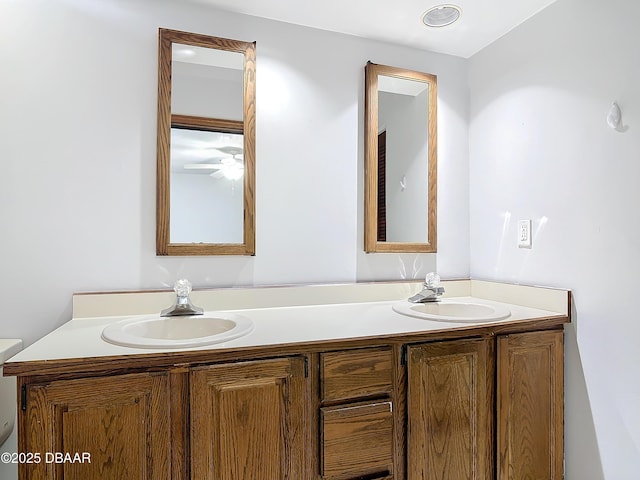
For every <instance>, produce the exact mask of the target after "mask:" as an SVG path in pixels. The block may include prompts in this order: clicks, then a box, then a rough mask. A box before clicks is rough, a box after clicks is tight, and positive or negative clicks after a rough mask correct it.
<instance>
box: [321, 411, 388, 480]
mask: <svg viewBox="0 0 640 480" xmlns="http://www.w3.org/2000/svg"><path fill="white" fill-rule="evenodd" d="M392 416H393V415H392V408H391V402H390V401H388V402H378V403H368V404H366V405H348V406H340V407H326V408H322V409H321V422H322V433H321V445H322V478H325V479H331V480H340V479H349V478H356V477H360V476H365V475H366V476H368V477H371V478H377V477H374V475H375V474H380V477H386V474H390V473H392V466H393V447H392V445H393V419H392Z"/></svg>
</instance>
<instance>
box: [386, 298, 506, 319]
mask: <svg viewBox="0 0 640 480" xmlns="http://www.w3.org/2000/svg"><path fill="white" fill-rule="evenodd" d="M392 308H393V310H394V311H395V312H397V313H401V314H402V315H408V316H410V317H416V318H423V319H425V320H436V321H442V322H461V323H473V322H490V321H495V320H502V319H504V318H507V317H508V316H509V315H511V312H510V311H509V309H508V308H505V307H501V306H499V305H487V304H484V303H473V302H463V301H455V300H441V301H439V302H430V303H411V302H401V303H396V304H394V305H393V306H392Z"/></svg>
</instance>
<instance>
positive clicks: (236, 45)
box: [156, 28, 256, 255]
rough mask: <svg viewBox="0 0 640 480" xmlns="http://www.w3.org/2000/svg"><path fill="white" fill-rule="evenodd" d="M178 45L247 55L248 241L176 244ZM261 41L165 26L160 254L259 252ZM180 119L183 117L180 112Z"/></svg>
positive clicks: (160, 126) (161, 57) (245, 231)
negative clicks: (174, 85) (174, 60)
mask: <svg viewBox="0 0 640 480" xmlns="http://www.w3.org/2000/svg"><path fill="white" fill-rule="evenodd" d="M173 43H180V44H184V45H192V46H196V47H204V48H213V49H217V50H226V51H229V52H238V53H242V54H243V55H244V73H243V78H244V80H243V96H244V99H243V121H242V123H243V132H242V133H243V141H244V152H243V155H244V176H243V178H244V186H243V194H244V197H243V202H244V219H243V243H171V241H170V238H171V237H170V232H169V225H170V206H171V204H170V191H171V186H170V169H171V140H170V139H171V127H172V120H173V119H172V115H171V57H172V51H171V47H172V44H173ZM255 52H256V44H255V42H254V43H249V42H241V41H238V40H230V39H226V38H219V37H211V36H209V35H200V34H196V33H188V32H181V31H177V30H168V29H164V28H161V29H159V48H158V138H157V142H158V143H157V149H158V150H157V176H156V255H255V130H256V129H255V122H256V115H255V112H256V62H255V59H256V53H255ZM176 117H177V116H176Z"/></svg>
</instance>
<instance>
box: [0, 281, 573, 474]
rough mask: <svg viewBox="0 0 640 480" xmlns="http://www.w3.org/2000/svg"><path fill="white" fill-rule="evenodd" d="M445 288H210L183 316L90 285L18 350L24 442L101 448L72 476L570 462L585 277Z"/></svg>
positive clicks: (34, 447) (521, 467)
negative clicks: (92, 290) (69, 310)
mask: <svg viewBox="0 0 640 480" xmlns="http://www.w3.org/2000/svg"><path fill="white" fill-rule="evenodd" d="M444 287H445V294H444V295H442V298H441V299H440V301H438V302H431V303H424V304H418V303H411V302H409V301H408V300H407V299H409V298H414V297H415V296H416V295H419V294H421V293H423V292H424V290H422V291H421V289H422V282H388V283H371V284H349V285H315V286H293V287H292V286H288V287H264V288H247V289H233V288H227V289H216V290H207V291H194V292H191V300H192V301H193V304H194V305H196V306H198V307H202V309H203V311H202V313H201V314H199V315H192V314H191V308H189V309H186V308H185V309H181V308H178V307H179V306H180V305H181V303H180V301H178V302H176V304H175V305H174V307H175V309H177V310H188V312H189V313H186V312H185V311H180V312H179V314H178V315H177V316H168V317H165V316H162V313H165V314H166V310H165V311H163V309H166V307H167V306H168V305H171V304H172V303H173V302H174V301H175V300H176V296H175V295H174V294H173V292H130V293H127V292H125V293H122V292H121V293H98V294H77V295H74V298H73V318H72V319H71V320H70V321H69V322H67V323H65V324H64V325H62V326H60V327H59V328H57V329H55V330H54V331H53V332H51V333H50V334H48V335H46V336H45V337H43V338H41V339H40V340H38V341H37V342H35V343H34V344H32V345H30V346H29V347H27V348H26V349H25V350H23V351H22V352H20V353H18V354H17V355H16V356H14V357H13V358H11V359H10V361H9V362H7V363H6V364H5V370H4V373H5V375H14V376H17V377H18V378H17V384H18V391H19V392H20V395H19V398H18V448H19V450H20V451H24V452H42V451H44V452H47V451H49V452H57V451H66V450H71V451H73V452H75V451H78V452H91V463H90V464H77V465H75V464H74V465H65V466H64V468H65V470H64V472H65V473H64V475H63V476H61V477H60V478H71V477H73V478H113V479H119V478H134V479H140V480H143V479H148V478H154V479H160V480H178V479H179V480H188V479H190V478H191V479H193V478H198V479H214V478H222V477H224V478H227V477H228V478H239V475H238V471H237V467H238V466H241V468H243V469H244V468H249V469H250V471H249V474H248V475H247V476H245V477H244V478H249V477H250V478H296V479H298V478H299V479H304V480H338V479H348V478H381V479H382V478H385V479H389V480H391V479H400V478H440V477H438V476H435V471H436V470H437V471H440V469H441V467H440V466H438V465H436V464H434V465H435V466H432V463H433V462H432V461H431V459H432V456H431V454H427V453H425V452H438V454H437V455H439V456H438V458H441V459H442V462H443V463H442V465H468V466H469V472H470V476H474V478H506V472H509V471H511V470H513V469H516V470H517V471H518V472H524V473H523V475H521V477H522V478H525V476H526V477H530V478H542V477H543V476H544V475H542V476H541V475H539V474H537V472H541V471H544V472H549V471H552V470H553V471H556V472H561V470H562V457H563V450H562V418H563V398H562V391H563V382H562V365H563V353H562V352H563V346H562V345H563V341H562V337H563V325H564V324H565V323H567V322H568V321H570V307H569V305H570V300H571V294H570V292H569V291H567V290H556V289H547V288H537V287H526V286H519V285H508V284H498V283H493V282H482V281H474V280H460V281H449V282H444ZM178 300H180V299H179V298H178ZM187 306H188V307H193V305H191V304H188V305H187ZM174 307H171V310H170V312H171V313H175V309H174ZM193 310H197V307H193ZM530 399H533V400H531V401H530ZM268 412H271V413H268ZM416 419H422V420H419V421H416ZM464 419H468V421H465V420H464ZM423 420H424V421H423ZM441 424H455V425H456V429H453V430H452V429H448V428H439V427H438V425H441ZM230 432H231V433H230ZM523 432H525V433H526V432H533V436H532V435H529V434H528V433H526V434H523ZM220 439H224V441H220ZM460 439H464V441H460ZM505 439H506V440H505ZM550 439H552V441H551V443H550ZM102 445H108V446H109V448H107V449H106V450H105V449H104V448H103V447H102ZM247 445H251V446H252V447H251V448H250V449H247V448H246V446H247ZM274 445H279V446H280V448H275V449H274ZM442 445H446V446H447V448H446V449H444V450H443V449H442ZM493 445H496V452H495V455H494V454H493V453H492V447H491V446H493ZM531 445H534V447H531ZM416 447H417V448H416ZM530 451H532V452H534V454H533V455H531V454H529V453H528V452H530ZM522 452H524V453H522ZM434 458H435V457H434ZM212 466H214V467H215V471H214V470H212V468H213V467H212ZM54 468H56V466H55V465H49V464H44V463H42V464H23V465H19V476H20V478H21V479H27V478H58V476H57V475H58V474H57V473H56V472H58V471H57V470H55V471H54V470H53V469H54ZM442 468H448V467H446V466H445V467H442ZM456 468H457V467H456ZM431 469H435V470H434V471H433V472H431ZM443 471H444V470H443ZM140 472H142V473H140ZM145 472H146V473H145ZM264 472H269V473H267V474H265V473H264ZM425 472H426V473H425ZM240 476H241V475H240ZM556 476H558V478H559V477H560V476H561V474H560V473H558V474H557V475H554V478H555V477H556Z"/></svg>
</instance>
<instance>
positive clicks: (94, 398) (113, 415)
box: [20, 373, 171, 480]
mask: <svg viewBox="0 0 640 480" xmlns="http://www.w3.org/2000/svg"><path fill="white" fill-rule="evenodd" d="M168 386H169V381H168V374H166V373H164V374H146V373H142V374H132V375H120V376H114V377H108V378H105V377H101V378H90V379H80V380H61V381H55V382H51V383H48V384H41V385H40V384H34V385H29V386H28V387H27V390H26V408H27V409H26V411H25V412H24V414H25V418H24V423H23V425H24V428H25V429H26V431H25V432H24V435H22V437H23V441H22V443H21V445H20V447H21V448H20V449H21V451H24V452H32V453H36V452H37V453H39V454H40V461H39V462H38V463H31V464H25V465H21V469H20V478H25V479H26V478H28V479H29V480H45V479H46V480H62V479H64V480H122V479H125V478H126V479H128V480H135V479H139V480H162V479H166V480H169V478H170V474H171V468H170V466H171V465H170V453H171V442H170V439H169V434H170V433H169V387H168ZM59 454H63V455H64V454H68V455H69V456H64V457H61V456H60V455H59ZM56 455H57V456H56ZM87 455H88V457H87ZM87 459H89V461H87Z"/></svg>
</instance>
